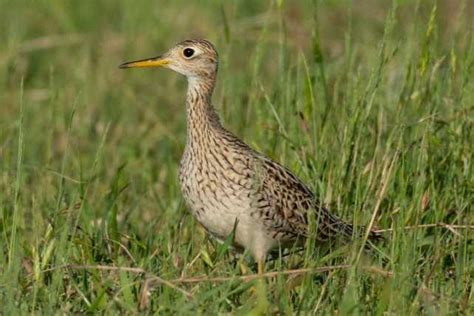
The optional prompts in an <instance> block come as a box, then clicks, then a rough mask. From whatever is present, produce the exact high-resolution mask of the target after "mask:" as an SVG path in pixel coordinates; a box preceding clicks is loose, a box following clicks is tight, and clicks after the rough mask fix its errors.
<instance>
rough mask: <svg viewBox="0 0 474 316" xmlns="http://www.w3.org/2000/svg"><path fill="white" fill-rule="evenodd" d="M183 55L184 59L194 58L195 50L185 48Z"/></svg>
mask: <svg viewBox="0 0 474 316" xmlns="http://www.w3.org/2000/svg"><path fill="white" fill-rule="evenodd" d="M183 55H184V57H187V58H190V57H192V56H193V55H194V49H192V48H185V49H184V50H183Z"/></svg>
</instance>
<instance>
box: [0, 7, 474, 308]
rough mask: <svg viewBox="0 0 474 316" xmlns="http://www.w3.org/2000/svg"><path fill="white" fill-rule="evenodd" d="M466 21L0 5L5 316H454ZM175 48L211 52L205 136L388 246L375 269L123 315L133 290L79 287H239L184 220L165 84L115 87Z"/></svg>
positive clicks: (147, 73) (463, 264)
mask: <svg viewBox="0 0 474 316" xmlns="http://www.w3.org/2000/svg"><path fill="white" fill-rule="evenodd" d="M473 16H474V3H473V2H472V1H470V0H465V1H462V0H444V1H441V0H439V1H424V0H418V1H416V0H413V1H411V0H399V1H379V0H364V1H349V0H347V1H343V0H338V1H336V0H333V1H222V2H221V1H181V0H177V1H133V2H132V1H121V2H118V1H105V0H104V1H7V0H0V38H1V40H2V45H1V48H0V236H1V237H0V245H1V251H2V252H1V253H0V275H1V276H0V306H2V308H3V309H4V313H5V314H13V313H15V314H16V313H18V312H22V313H30V312H34V313H36V312H40V313H48V314H49V313H52V312H59V313H85V312H90V313H95V312H108V313H115V312H123V313H135V312H137V311H138V309H139V308H140V307H142V308H148V310H149V311H152V312H164V313H194V312H202V313H204V312H206V313H213V314H214V313H226V312H237V311H240V312H242V313H248V312H255V313H257V312H266V313H277V312H281V313H297V312H304V313H309V312H321V313H322V312H324V313H332V312H336V311H339V313H341V314H352V313H355V314H357V313H364V314H365V313H369V314H382V313H384V312H389V313H394V314H406V313H416V314H418V313H420V312H421V313H427V314H437V313H442V314H444V313H448V312H453V313H456V312H461V311H463V312H468V311H471V312H472V311H473V308H474V303H473V300H472V276H473V273H474V262H473V259H472V256H473V253H474V245H473V242H472V237H473V236H472V226H470V227H468V226H466V225H472V223H473V219H474V216H473V213H472V204H473V202H474V176H473V168H472V144H473V142H474V138H473V133H472V129H473V115H472V114H473V106H474V84H473V80H472V74H473V73H474V71H473V60H474V47H473V21H474V19H473ZM189 38H206V39H209V40H210V41H212V42H213V43H214V44H215V46H216V48H217V50H218V51H219V54H220V64H219V75H218V86H217V89H216V92H215V96H214V104H215V105H216V107H217V109H218V111H219V113H220V115H221V117H222V120H223V122H224V124H225V126H227V127H228V128H229V129H230V130H231V131H233V132H234V133H235V134H237V135H239V136H241V137H242V138H243V139H244V140H245V141H246V142H247V143H249V144H250V145H251V146H252V147H254V148H255V149H257V150H259V151H262V152H264V153H265V154H267V155H269V156H270V157H272V158H273V159H275V160H276V161H279V162H281V163H282V164H284V165H285V166H287V167H289V168H290V169H292V170H294V171H295V173H296V174H297V175H298V176H299V177H301V178H302V179H304V180H305V181H306V182H307V183H308V184H309V185H310V187H311V188H313V189H314V190H315V192H317V195H318V196H319V197H320V199H321V200H323V201H324V202H325V203H327V204H328V205H329V206H331V208H332V209H333V212H334V213H336V214H338V215H339V216H341V217H343V218H345V219H347V220H349V221H353V222H354V223H356V224H367V223H368V222H369V220H370V218H371V216H372V215H373V214H375V220H376V225H377V226H378V227H380V228H384V229H392V230H393V231H388V232H386V236H387V239H388V241H387V242H386V243H385V244H383V245H381V246H380V248H381V251H382V252H383V253H384V254H385V256H387V257H388V258H389V261H388V263H387V264H383V262H382V260H381V259H377V258H374V259H369V258H365V259H364V260H359V259H358V258H357V252H358V249H359V247H358V246H353V247H351V246H349V247H348V248H344V249H342V250H341V251H339V252H337V251H336V253H335V254H324V253H323V254H321V253H318V251H317V250H314V251H313V250H312V249H311V251H309V252H308V251H307V252H306V253H305V254H299V255H294V256H291V258H290V260H286V259H285V260H284V259H280V260H276V261H274V262H269V263H268V264H267V270H269V271H273V270H275V271H280V270H281V271H283V270H288V269H291V268H295V267H308V268H312V267H320V266H328V265H334V264H348V265H351V266H353V267H354V268H353V269H349V270H334V271H332V272H330V273H329V274H323V275H313V274H305V275H302V276H300V277H299V278H292V277H284V276H282V277H278V278H274V279H269V280H268V284H267V288H266V291H265V293H263V294H262V293H257V294H255V291H253V290H251V289H250V288H251V286H252V282H243V281H242V280H234V281H225V282H218V283H213V282H198V283H193V284H184V285H183V284H181V283H177V286H179V287H180V288H181V287H182V288H183V289H184V290H185V291H187V292H189V293H190V295H188V296H186V295H183V294H182V292H180V291H179V290H176V288H173V287H170V286H163V285H159V286H155V287H154V288H153V290H152V292H151V294H150V296H149V298H148V299H147V300H146V302H145V303H146V304H145V303H143V302H142V303H143V304H141V305H140V300H141V299H143V295H142V293H143V286H144V280H146V276H144V275H143V274H140V273H129V272H117V271H103V270H99V269H97V266H109V267H117V266H121V267H124V266H126V267H137V268H142V269H144V270H146V271H147V272H148V273H151V274H153V275H158V276H160V277H161V278H164V279H167V280H173V279H176V278H181V277H182V278H189V277H194V276H203V275H206V276H209V277H212V276H235V275H241V274H242V273H243V272H245V271H247V273H252V272H251V270H252V269H253V266H252V265H251V264H249V263H248V262H247V261H246V260H244V259H240V260H238V261H235V260H234V259H233V258H232V255H231V253H229V252H228V251H227V249H224V248H222V246H218V245H216V244H215V243H214V242H213V241H211V240H208V239H207V237H206V234H205V233H204V232H203V231H202V229H200V228H199V227H198V225H197V223H195V222H194V221H193V219H192V217H191V216H190V215H188V213H187V210H186V207H185V205H184V203H183V200H182V197H181V194H180V191H179V187H178V182H177V169H178V164H179V160H180V156H181V153H182V151H183V148H184V144H185V124H186V122H185V115H184V99H185V97H184V96H185V89H186V81H185V79H184V78H182V77H180V76H179V75H177V74H174V73H172V72H170V71H167V70H140V71H139V70H136V71H135V70H131V71H123V70H119V69H118V65H119V64H121V63H122V62H125V61H129V60H135V59H140V58H146V57H152V56H155V55H159V54H161V53H162V52H164V51H166V50H167V49H169V48H170V47H172V46H173V45H174V44H175V43H177V42H179V41H181V40H184V39H189ZM431 224H436V225H438V227H432V226H430V227H423V226H420V225H431ZM445 224H450V225H451V226H446V225H445ZM452 225H459V226H452ZM407 226H410V227H411V228H409V229H408V228H406V227H407ZM313 252H314V253H313ZM71 264H74V265H79V266H81V267H77V266H76V267H75V268H74V267H71V266H68V267H64V265H71ZM84 265H92V266H94V267H96V268H93V267H90V268H86V267H84ZM367 265H369V266H371V267H375V269H377V270H383V271H389V272H390V273H392V274H391V276H388V277H387V276H381V275H380V274H377V273H370V272H367V269H363V268H361V267H362V266H364V267H365V266H367Z"/></svg>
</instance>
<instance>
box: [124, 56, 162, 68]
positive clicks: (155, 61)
mask: <svg viewBox="0 0 474 316" xmlns="http://www.w3.org/2000/svg"><path fill="white" fill-rule="evenodd" d="M168 64H169V60H168V59H166V58H163V57H161V56H158V57H153V58H147V59H141V60H135V61H130V62H128V63H124V64H121V65H120V66H119V68H122V69H125V68H148V67H163V66H165V65H168Z"/></svg>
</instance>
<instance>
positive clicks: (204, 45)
mask: <svg viewBox="0 0 474 316" xmlns="http://www.w3.org/2000/svg"><path fill="white" fill-rule="evenodd" d="M145 67H147V68H148V67H165V68H169V69H172V70H174V71H176V72H178V73H180V74H183V75H185V76H186V77H188V79H191V78H192V79H195V78H206V77H213V76H215V74H216V72H217V52H216V49H215V48H214V46H213V45H212V44H211V43H210V42H209V41H207V40H203V39H199V40H186V41H183V42H181V43H178V44H176V45H175V46H174V47H173V48H171V49H170V50H169V51H167V52H166V53H165V54H163V55H161V56H158V57H153V58H147V59H142V60H137V61H131V62H128V63H124V64H122V65H120V68H145Z"/></svg>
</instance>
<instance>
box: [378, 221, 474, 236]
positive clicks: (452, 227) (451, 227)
mask: <svg viewBox="0 0 474 316" xmlns="http://www.w3.org/2000/svg"><path fill="white" fill-rule="evenodd" d="M433 227H440V228H444V229H447V230H449V231H450V232H452V233H453V234H455V235H457V236H460V234H459V232H458V231H457V229H473V230H474V225H452V224H445V223H433V224H420V225H412V226H405V227H401V228H386V229H377V230H374V232H376V233H387V232H393V231H394V230H397V229H403V230H414V229H421V228H433Z"/></svg>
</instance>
